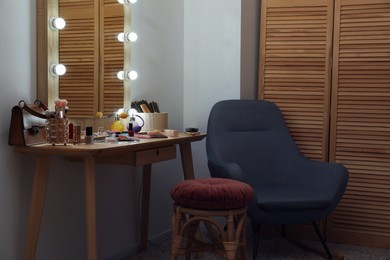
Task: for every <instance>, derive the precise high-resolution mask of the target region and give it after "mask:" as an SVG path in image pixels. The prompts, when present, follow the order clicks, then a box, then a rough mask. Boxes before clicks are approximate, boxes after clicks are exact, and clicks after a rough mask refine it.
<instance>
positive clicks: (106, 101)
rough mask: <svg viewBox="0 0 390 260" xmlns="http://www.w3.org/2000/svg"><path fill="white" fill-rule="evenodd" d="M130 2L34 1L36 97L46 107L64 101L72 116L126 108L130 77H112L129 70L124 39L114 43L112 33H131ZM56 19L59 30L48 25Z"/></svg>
mask: <svg viewBox="0 0 390 260" xmlns="http://www.w3.org/2000/svg"><path fill="white" fill-rule="evenodd" d="M132 2H134V1H133V0H131V1H130V0H122V1H118V0H83V1H80V0H37V60H38V63H37V84H38V85H37V86H38V99H40V100H42V101H43V102H45V103H47V104H48V106H49V107H51V106H53V105H54V100H55V99H58V98H61V99H67V100H68V102H69V103H68V104H69V107H70V110H69V116H70V117H72V118H93V117H95V115H96V113H97V112H98V111H100V112H103V114H104V115H110V114H113V113H114V112H115V111H117V110H118V109H119V108H122V107H130V87H131V81H130V79H128V78H127V77H124V79H122V80H121V79H119V78H118V76H117V75H118V72H120V71H125V72H128V71H130V59H131V44H130V40H126V37H124V38H125V39H124V40H123V41H119V40H118V34H120V33H122V36H127V35H128V34H130V32H131V29H130V27H131V24H130V21H131V3H132ZM58 17H61V18H63V19H64V20H65V23H66V25H65V28H64V29H62V30H60V29H57V28H56V27H55V26H53V20H54V19H55V18H58ZM123 33H124V34H123ZM122 39H123V37H122ZM58 64H62V65H64V67H61V65H60V66H57V67H56V65H58ZM55 68H57V69H60V70H59V72H57V73H61V69H62V73H63V72H65V74H64V75H62V76H59V75H58V74H56V73H55V71H54V69H55ZM119 74H120V73H119ZM122 74H123V73H122ZM124 74H125V75H127V73H124Z"/></svg>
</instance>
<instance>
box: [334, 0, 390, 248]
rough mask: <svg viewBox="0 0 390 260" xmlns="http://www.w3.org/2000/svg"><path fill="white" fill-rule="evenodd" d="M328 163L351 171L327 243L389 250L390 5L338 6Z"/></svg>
mask: <svg viewBox="0 0 390 260" xmlns="http://www.w3.org/2000/svg"><path fill="white" fill-rule="evenodd" d="M334 28H335V34H334V66H333V67H334V72H333V84H332V113H331V114H332V124H331V125H332V127H331V138H330V160H331V161H337V162H340V163H342V164H344V165H345V166H346V167H347V168H348V169H349V171H350V178H349V184H348V189H347V192H346V193H345V195H344V198H343V200H342V202H341V204H340V206H339V207H338V208H337V210H336V211H335V213H334V214H333V216H332V218H331V221H330V227H329V239H330V240H332V241H337V242H345V241H348V242H350V243H355V244H363V245H372V246H379V247H388V248H390V1H389V0H367V1H357V0H354V1H352V0H336V5H335V26H334Z"/></svg>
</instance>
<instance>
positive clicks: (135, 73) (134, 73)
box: [128, 70, 138, 80]
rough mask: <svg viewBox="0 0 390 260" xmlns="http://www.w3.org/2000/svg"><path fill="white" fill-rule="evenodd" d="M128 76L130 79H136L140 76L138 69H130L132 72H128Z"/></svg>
mask: <svg viewBox="0 0 390 260" xmlns="http://www.w3.org/2000/svg"><path fill="white" fill-rule="evenodd" d="M128 77H129V79H131V80H135V79H137V78H138V73H137V72H136V71H134V70H132V71H130V72H129V73H128Z"/></svg>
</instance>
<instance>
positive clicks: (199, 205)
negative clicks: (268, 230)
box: [171, 178, 253, 260]
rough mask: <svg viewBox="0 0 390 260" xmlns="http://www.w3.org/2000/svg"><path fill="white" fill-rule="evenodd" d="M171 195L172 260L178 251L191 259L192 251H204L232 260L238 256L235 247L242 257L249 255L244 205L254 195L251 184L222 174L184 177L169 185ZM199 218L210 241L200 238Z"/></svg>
mask: <svg viewBox="0 0 390 260" xmlns="http://www.w3.org/2000/svg"><path fill="white" fill-rule="evenodd" d="M171 197H172V199H173V200H174V202H175V203H174V206H173V208H174V209H173V214H172V250H171V260H174V259H176V257H177V256H178V255H185V258H186V259H190V258H191V253H198V252H205V251H211V252H213V253H214V254H217V255H221V256H223V257H226V258H227V259H228V260H233V259H239V258H240V257H239V256H238V254H237V250H238V249H239V250H240V253H241V259H247V258H248V256H247V251H246V232H245V231H246V218H247V205H248V203H249V202H250V200H252V198H253V190H252V187H251V186H249V185H248V184H246V183H243V182H240V181H236V180H232V179H222V178H204V179H194V180H186V181H183V182H181V183H178V184H177V185H175V186H174V187H173V188H172V189H171ZM218 218H219V221H218ZM201 222H203V223H204V225H205V227H206V229H207V231H208V233H209V235H210V237H211V242H210V241H209V242H205V241H203V240H202V239H201V236H200V232H199V226H200V223H201ZM221 222H222V223H223V224H225V227H224V225H223V224H222V223H221Z"/></svg>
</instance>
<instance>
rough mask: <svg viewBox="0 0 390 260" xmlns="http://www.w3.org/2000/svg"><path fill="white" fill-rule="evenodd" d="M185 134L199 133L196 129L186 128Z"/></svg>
mask: <svg viewBox="0 0 390 260" xmlns="http://www.w3.org/2000/svg"><path fill="white" fill-rule="evenodd" d="M184 130H186V132H187V133H197V132H198V131H199V128H196V127H187V128H186V129H184Z"/></svg>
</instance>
